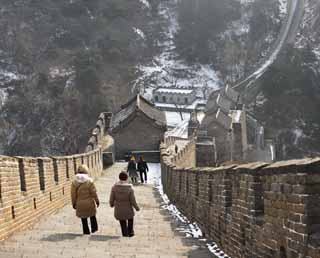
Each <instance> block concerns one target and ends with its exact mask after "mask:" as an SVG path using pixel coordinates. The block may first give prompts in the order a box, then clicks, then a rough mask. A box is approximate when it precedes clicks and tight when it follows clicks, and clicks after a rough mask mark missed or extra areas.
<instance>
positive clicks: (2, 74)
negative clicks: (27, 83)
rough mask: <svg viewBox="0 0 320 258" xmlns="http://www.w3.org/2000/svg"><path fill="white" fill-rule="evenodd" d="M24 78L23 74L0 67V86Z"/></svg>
mask: <svg viewBox="0 0 320 258" xmlns="http://www.w3.org/2000/svg"><path fill="white" fill-rule="evenodd" d="M24 78H25V77H24V76H23V75H19V74H17V73H15V72H10V71H6V70H4V69H0V86H4V85H5V84H8V83H10V82H13V81H20V80H23V79H24Z"/></svg>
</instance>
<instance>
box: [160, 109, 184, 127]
mask: <svg viewBox="0 0 320 258" xmlns="http://www.w3.org/2000/svg"><path fill="white" fill-rule="evenodd" d="M165 115H166V120H167V125H168V126H169V127H176V126H178V125H179V124H181V122H185V121H188V122H189V120H190V113H187V112H181V114H180V113H179V112H171V111H165ZM181 116H182V119H181Z"/></svg>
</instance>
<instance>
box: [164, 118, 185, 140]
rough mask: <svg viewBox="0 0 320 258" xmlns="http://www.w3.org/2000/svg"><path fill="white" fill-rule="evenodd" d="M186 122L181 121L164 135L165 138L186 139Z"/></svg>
mask: <svg viewBox="0 0 320 258" xmlns="http://www.w3.org/2000/svg"><path fill="white" fill-rule="evenodd" d="M188 124H189V119H188V120H183V121H181V122H180V123H179V124H178V125H177V126H176V127H175V128H173V129H172V130H169V131H167V132H166V133H165V137H168V136H174V137H180V138H188Z"/></svg>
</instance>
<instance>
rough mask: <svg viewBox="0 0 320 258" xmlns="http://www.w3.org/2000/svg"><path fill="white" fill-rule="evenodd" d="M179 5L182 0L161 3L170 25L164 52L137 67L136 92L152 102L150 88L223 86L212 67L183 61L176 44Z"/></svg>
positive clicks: (162, 44)
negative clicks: (179, 0) (176, 49)
mask: <svg viewBox="0 0 320 258" xmlns="http://www.w3.org/2000/svg"><path fill="white" fill-rule="evenodd" d="M141 1H142V0H141ZM177 4H178V0H171V1H163V2H161V3H160V5H159V14H160V16H161V17H162V18H163V19H164V20H165V21H166V23H167V27H166V30H165V32H164V37H163V40H162V41H160V42H158V46H159V47H160V48H161V52H160V54H158V55H157V56H154V57H153V59H152V61H151V62H150V63H148V64H141V65H139V66H138V67H137V70H138V73H139V77H138V79H137V80H136V81H135V82H134V85H133V87H132V91H133V92H136V91H140V92H143V93H144V94H145V95H144V96H145V97H146V98H148V99H150V90H149V89H150V88H151V89H153V88H156V87H158V86H162V87H172V86H173V85H175V86H176V87H189V86H195V87H203V86H206V87H210V88H214V89H217V88H219V87H220V84H221V81H220V79H219V77H218V74H217V72H216V71H215V70H214V68H213V67H211V66H210V65H200V64H194V65H187V64H186V63H185V62H184V61H183V60H181V59H179V57H178V55H177V53H176V51H175V44H174V37H175V34H176V33H177V31H178V30H179V24H178V17H177V10H176V9H177ZM181 74H183V76H181ZM179 75H180V76H179Z"/></svg>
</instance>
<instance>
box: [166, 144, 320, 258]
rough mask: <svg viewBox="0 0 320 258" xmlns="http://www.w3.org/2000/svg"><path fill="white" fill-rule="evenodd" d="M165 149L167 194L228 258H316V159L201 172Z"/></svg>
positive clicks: (319, 170)
mask: <svg viewBox="0 0 320 258" xmlns="http://www.w3.org/2000/svg"><path fill="white" fill-rule="evenodd" d="M167 150H168V146H167V145H166V144H165V143H163V144H162V145H161V169H162V183H163V188H164V191H165V193H166V194H167V195H168V197H169V199H170V200H171V202H172V203H174V204H175V205H176V206H177V207H178V208H179V209H180V210H181V211H182V212H183V213H184V214H185V215H186V216H187V217H188V218H189V220H190V221H192V222H197V224H198V225H199V227H200V228H201V229H202V231H203V232H204V233H205V234H206V236H207V238H210V239H212V240H213V241H215V242H216V243H217V244H218V245H219V246H220V247H221V248H222V249H223V250H224V251H225V252H226V253H227V254H228V255H229V256H230V257H233V258H251V257H255V258H275V257H288V258H291V257H308V258H318V257H320V237H319V225H320V215H319V214H320V208H319V207H320V206H319V203H320V158H316V159H302V160H291V161H282V162H277V163H273V164H269V163H262V162H256V163H250V164H243V165H236V164H234V165H230V166H222V167H217V168H214V167H201V168H199V167H195V166H188V164H187V165H184V164H183V163H181V160H185V159H188V156H190V151H191V150H192V149H189V152H186V151H183V150H181V152H180V153H179V154H178V155H176V156H175V155H174V154H172V153H170V152H168V151H167Z"/></svg>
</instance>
